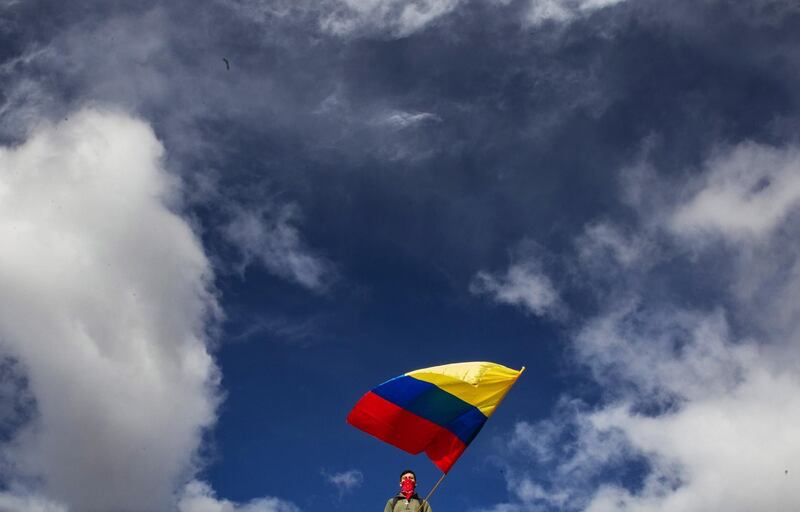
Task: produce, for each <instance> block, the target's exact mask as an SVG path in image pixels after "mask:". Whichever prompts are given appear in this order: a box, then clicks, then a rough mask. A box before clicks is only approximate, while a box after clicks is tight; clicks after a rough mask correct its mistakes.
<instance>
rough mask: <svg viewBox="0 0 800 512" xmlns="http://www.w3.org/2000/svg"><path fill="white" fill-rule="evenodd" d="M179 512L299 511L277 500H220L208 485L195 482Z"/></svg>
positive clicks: (179, 503)
mask: <svg viewBox="0 0 800 512" xmlns="http://www.w3.org/2000/svg"><path fill="white" fill-rule="evenodd" d="M178 512H299V509H298V508H297V507H296V506H294V505H293V504H291V503H289V502H286V501H282V500H279V499H277V498H259V499H256V500H252V501H249V502H247V503H234V502H232V501H229V500H224V499H223V500H220V499H218V498H217V497H216V495H215V494H214V490H213V489H211V487H209V485H208V484H206V483H205V482H200V481H197V480H193V481H191V482H189V483H188V484H187V485H186V488H185V490H184V493H183V496H181V499H180V501H179V502H178Z"/></svg>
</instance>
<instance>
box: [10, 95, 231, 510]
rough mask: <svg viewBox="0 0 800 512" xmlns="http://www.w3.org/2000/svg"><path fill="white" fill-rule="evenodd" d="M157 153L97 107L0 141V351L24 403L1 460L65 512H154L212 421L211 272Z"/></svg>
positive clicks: (125, 120) (185, 470)
mask: <svg viewBox="0 0 800 512" xmlns="http://www.w3.org/2000/svg"><path fill="white" fill-rule="evenodd" d="M162 154H163V150H162V147H161V145H160V144H159V142H158V140H156V138H155V136H154V134H153V132H152V130H151V129H150V128H149V126H148V125H146V124H145V123H143V122H141V121H138V120H136V119H132V118H130V117H128V116H126V115H124V114H120V113H114V112H109V111H103V110H97V109H89V110H83V111H81V112H79V113H77V114H75V115H73V116H71V117H70V120H69V121H68V122H63V123H59V124H56V125H43V126H41V127H40V128H39V129H37V130H35V131H34V132H33V134H32V135H31V137H30V138H29V139H28V140H27V141H26V142H25V143H24V144H21V145H19V146H17V147H14V148H2V149H0V245H2V247H3V250H2V251H0V349H2V351H3V353H4V355H5V356H6V357H10V358H12V359H13V360H15V361H18V364H19V367H20V368H21V369H22V370H23V371H24V373H25V378H26V379H27V388H28V389H29V392H30V393H31V395H32V397H33V399H34V401H35V411H34V413H33V415H32V416H31V419H30V420H29V421H28V422H27V423H25V424H24V426H23V427H22V428H20V429H19V430H18V431H17V433H16V435H15V436H14V438H13V439H12V441H11V442H9V443H7V444H5V445H3V446H2V456H3V457H4V459H5V461H6V464H7V467H8V468H10V474H8V475H7V481H8V480H10V481H11V483H12V484H15V485H19V486H22V487H23V488H25V485H26V484H30V482H35V484H33V485H34V487H33V488H30V489H28V491H30V492H31V493H36V494H42V495H44V496H47V498H48V499H52V500H56V501H58V502H61V503H63V504H64V505H65V506H68V507H69V508H70V510H79V511H81V512H83V511H107V510H142V511H145V510H168V509H169V508H170V507H171V505H172V504H173V499H174V498H173V493H174V489H175V487H176V486H177V485H178V484H180V482H181V481H182V480H183V479H184V478H186V477H187V476H189V475H191V473H192V472H193V471H194V470H195V467H194V463H193V460H194V459H193V458H194V456H195V455H196V450H197V448H198V445H199V443H200V438H201V434H202V430H203V429H204V428H206V427H208V426H210V425H211V424H212V423H213V421H214V419H215V407H216V404H217V401H218V399H217V396H216V393H217V386H218V379H219V376H218V372H217V368H216V366H215V364H214V361H213V360H212V357H211V355H210V354H209V352H208V350H207V348H206V342H207V335H206V332H205V331H206V328H207V327H208V324H209V322H210V321H211V320H212V319H213V317H214V316H215V311H216V308H217V306H216V303H215V300H214V297H213V295H212V294H211V293H210V291H209V283H210V279H211V277H212V276H211V270H210V268H209V264H208V261H207V259H206V257H205V255H204V253H203V249H202V247H201V246H200V243H199V241H198V239H197V237H196V236H195V235H194V233H192V231H191V229H190V228H189V226H188V224H187V223H186V222H185V221H184V220H183V219H181V218H180V217H179V216H178V215H176V214H175V213H174V212H173V211H172V208H173V207H174V206H176V205H177V203H178V200H179V198H178V196H177V194H178V192H179V189H178V183H177V182H176V181H175V180H174V179H172V178H171V177H170V176H169V175H168V174H167V173H166V172H165V171H164V170H163V168H162V166H161V161H160V159H161V156H162ZM4 499H6V500H7V499H9V498H8V496H5V497H4ZM51 508H52V507H51Z"/></svg>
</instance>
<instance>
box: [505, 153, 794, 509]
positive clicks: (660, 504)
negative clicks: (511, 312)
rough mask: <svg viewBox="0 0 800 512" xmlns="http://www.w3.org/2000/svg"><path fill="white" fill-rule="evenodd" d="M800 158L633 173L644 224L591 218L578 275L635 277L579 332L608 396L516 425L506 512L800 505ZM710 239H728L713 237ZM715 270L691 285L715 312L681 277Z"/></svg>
mask: <svg viewBox="0 0 800 512" xmlns="http://www.w3.org/2000/svg"><path fill="white" fill-rule="evenodd" d="M797 155H798V151H797V149H796V148H795V147H793V146H787V147H784V148H769V147H764V146H758V145H754V144H751V143H744V144H740V145H738V146H735V147H733V148H730V149H727V150H723V151H720V152H718V153H717V154H716V156H715V157H713V158H711V159H709V160H708V162H707V164H706V165H705V166H704V168H703V169H701V171H702V174H700V175H699V176H697V177H695V178H693V179H692V180H691V183H689V184H688V185H685V184H680V183H676V182H669V181H667V180H664V179H658V178H657V176H656V175H655V174H653V173H652V172H651V173H648V174H647V175H646V176H640V175H636V174H628V175H626V176H625V178H626V179H627V180H629V181H630V180H633V183H630V182H628V183H626V184H625V186H624V187H623V188H624V189H625V190H626V191H627V192H632V191H633V192H634V194H633V196H630V197H629V198H628V199H633V200H632V201H629V203H628V204H629V206H632V207H633V208H634V209H635V213H637V214H638V219H636V220H635V221H634V222H633V223H632V227H630V226H629V227H628V228H626V229H622V228H621V227H619V226H617V225H615V224H613V223H611V222H605V221H604V222H601V223H593V224H590V225H589V227H587V229H586V230H584V232H583V234H582V235H581V236H580V237H579V238H578V239H577V240H576V245H575V247H576V249H577V251H578V258H577V259H578V261H579V264H578V270H577V271H578V273H579V276H578V278H577V279H578V280H580V279H581V278H582V279H586V280H588V281H590V282H591V281H593V280H597V279H601V277H598V276H599V275H601V274H602V273H603V272H602V271H603V269H605V270H606V272H607V273H610V274H612V275H615V276H618V275H621V274H620V273H619V272H620V269H623V273H624V269H632V271H631V272H628V275H627V276H626V278H625V279H616V278H615V279H612V280H611V283H612V284H611V286H610V288H601V289H599V290H600V291H601V292H602V295H601V296H600V297H599V299H598V303H599V305H598V311H597V313H596V314H595V315H593V316H592V317H590V318H588V319H587V320H585V321H584V322H583V323H582V325H581V327H580V328H579V329H578V330H577V331H575V332H574V334H573V336H572V338H573V343H572V344H571V353H572V354H573V355H574V356H575V362H576V363H577V364H579V365H580V366H582V367H584V368H587V369H589V371H590V373H591V376H592V378H593V379H594V381H595V382H596V383H597V384H598V385H599V388H600V390H601V392H602V399H601V401H600V403H599V404H598V405H597V406H596V408H595V409H588V408H587V407H586V406H585V405H584V406H578V407H565V406H563V405H562V406H559V408H557V409H556V411H555V413H554V415H553V416H552V417H551V418H549V419H545V420H542V421H539V422H536V423H528V422H522V423H519V424H518V425H517V426H516V428H515V430H514V432H513V433H511V436H510V438H509V441H508V447H509V452H510V453H512V454H517V455H518V456H520V457H522V461H517V462H516V463H511V464H510V465H509V471H508V472H507V483H508V487H509V492H510V500H509V502H508V503H502V504H499V505H497V506H495V507H494V509H493V510H494V511H495V512H503V511H505V512H517V511H522V510H542V511H550V510H583V511H589V512H607V511H609V512H610V511H612V510H613V511H623V512H626V511H627V512H673V511H678V510H681V511H683V510H686V511H704V510H730V511H733V512H745V511H749V510H792V509H793V508H794V506H795V504H796V503H798V502H799V501H800V486H797V485H796V481H795V480H796V478H797V476H798V472H797V470H795V469H794V466H793V461H795V460H798V459H800V438H798V436H796V435H795V432H794V428H793V426H794V425H796V424H797V423H798V422H800V398H798V397H800V363H798V362H797V361H798V358H797V354H798V350H800V322H798V321H796V320H795V318H796V317H797V312H798V307H797V306H795V305H796V304H798V303H800V292H798V290H800V288H798V286H797V283H798V282H800V277H798V276H799V275H800V271H799V270H798V269H800V244H799V243H798V242H796V240H797V239H798V238H797V236H798V230H800V223H798V216H797V215H794V213H795V211H796V207H797V192H796V190H797V188H796V187H797V182H798V178H797V176H798V175H800V173H798V172H796V170H797V168H798V164H797V162H798V158H797ZM642 177H644V178H645V181H642ZM645 183H646V186H642V185H644V184H645ZM700 235H714V236H712V237H706V240H703V241H702V242H703V243H701V244H698V243H697V242H698V237H699V236H700ZM719 242H724V243H719ZM687 255H688V256H687ZM653 262H666V263H670V264H671V265H670V268H669V272H671V273H670V274H667V275H664V273H663V267H660V266H659V265H653V264H652V263H653ZM672 263H674V265H673V264H672ZM709 264H710V265H711V266H709ZM698 267H701V268H698ZM699 271H702V273H703V275H704V277H706V276H713V279H708V280H703V281H701V282H698V281H697V280H694V281H690V282H692V286H693V287H695V288H696V289H694V288H693V290H692V291H691V292H692V293H691V296H692V298H696V297H700V298H701V299H702V300H700V301H698V302H699V303H701V304H703V307H692V301H690V300H685V299H683V297H685V296H684V295H681V293H685V292H682V291H681V290H680V289H679V287H676V288H675V289H672V288H671V287H670V285H671V283H670V281H671V279H673V278H676V280H678V281H683V283H685V282H686V281H687V277H688V279H689V280H691V279H693V277H692V276H696V275H697V274H696V273H697V272H699ZM684 274H685V275H684ZM589 289H590V290H592V287H591V286H589ZM594 291H595V292H598V290H594ZM709 298H712V299H713V300H711V301H709ZM563 403H567V404H571V403H572V402H570V401H568V400H565V401H564V402H563ZM631 463H633V464H635V466H633V467H638V468H641V469H639V471H640V474H641V477H642V481H641V482H638V483H636V482H627V483H626V484H624V485H623V484H622V483H620V480H621V479H620V478H619V477H618V476H615V475H618V474H619V471H620V470H622V469H624V468H625V467H626V465H629V464H631ZM628 467H630V466H628ZM792 475H794V476H792ZM634 480H635V479H634Z"/></svg>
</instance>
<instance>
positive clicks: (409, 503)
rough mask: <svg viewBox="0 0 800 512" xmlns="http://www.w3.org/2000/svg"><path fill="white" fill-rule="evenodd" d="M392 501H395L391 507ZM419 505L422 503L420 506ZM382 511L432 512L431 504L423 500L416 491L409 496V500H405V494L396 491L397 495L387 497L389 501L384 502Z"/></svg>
mask: <svg viewBox="0 0 800 512" xmlns="http://www.w3.org/2000/svg"><path fill="white" fill-rule="evenodd" d="M392 502H395V504H394V508H392ZM420 505H422V506H421V507H420ZM383 512H432V511H431V506H430V505H429V504H428V502H423V500H422V498H420V497H419V496H418V495H417V494H416V493H415V494H414V495H413V496H411V499H410V500H407V499H406V497H405V496H403V495H402V494H400V493H398V494H397V496H395V497H393V498H389V501H387V502H386V506H385V507H384V508H383Z"/></svg>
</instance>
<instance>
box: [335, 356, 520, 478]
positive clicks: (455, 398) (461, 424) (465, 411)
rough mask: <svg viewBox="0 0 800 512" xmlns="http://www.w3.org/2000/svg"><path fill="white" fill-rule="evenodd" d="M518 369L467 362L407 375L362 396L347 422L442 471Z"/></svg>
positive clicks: (475, 431)
mask: <svg viewBox="0 0 800 512" xmlns="http://www.w3.org/2000/svg"><path fill="white" fill-rule="evenodd" d="M523 370H524V368H523V369H522V370H519V371H517V370H512V369H511V368H506V367H505V366H502V365H499V364H495V363H488V362H473V363H454V364H446V365H442V366H434V367H432V368H424V369H422V370H415V371H413V372H408V373H406V374H405V375H401V376H400V377H395V378H394V379H391V380H388V381H386V382H384V383H383V384H381V385H380V386H378V387H377V388H375V389H373V390H372V391H370V392H369V393H367V394H366V395H364V396H363V397H362V398H361V400H359V401H358V403H357V404H356V406H355V407H354V408H353V410H352V411H350V414H349V415H348V416H347V422H348V423H350V424H351V425H353V426H354V427H356V428H359V429H361V430H363V431H364V432H367V433H368V434H371V435H373V436H375V437H377V438H378V439H380V440H382V441H385V442H387V443H389V444H392V445H394V446H396V447H398V448H400V449H402V450H405V451H407V452H409V453H413V454H417V453H420V452H423V451H424V452H425V453H426V454H427V455H428V457H430V459H431V460H432V461H433V463H434V464H436V466H438V467H439V469H441V470H442V471H443V472H445V473H447V472H448V471H449V470H450V468H451V467H452V466H453V464H454V463H455V461H456V460H457V459H458V457H460V456H461V454H462V453H463V452H464V450H465V449H466V447H467V446H468V445H469V443H470V442H471V441H472V440H473V439H474V438H475V436H476V435H478V432H479V431H480V429H481V428H482V427H483V424H484V423H486V420H487V419H488V418H489V416H491V415H492V413H494V410H495V409H496V408H497V406H498V405H499V404H500V401H501V400H502V399H503V397H505V396H506V393H508V390H509V389H511V386H513V385H514V382H516V380H517V378H518V377H519V375H520V374H521V373H522V371H523Z"/></svg>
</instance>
